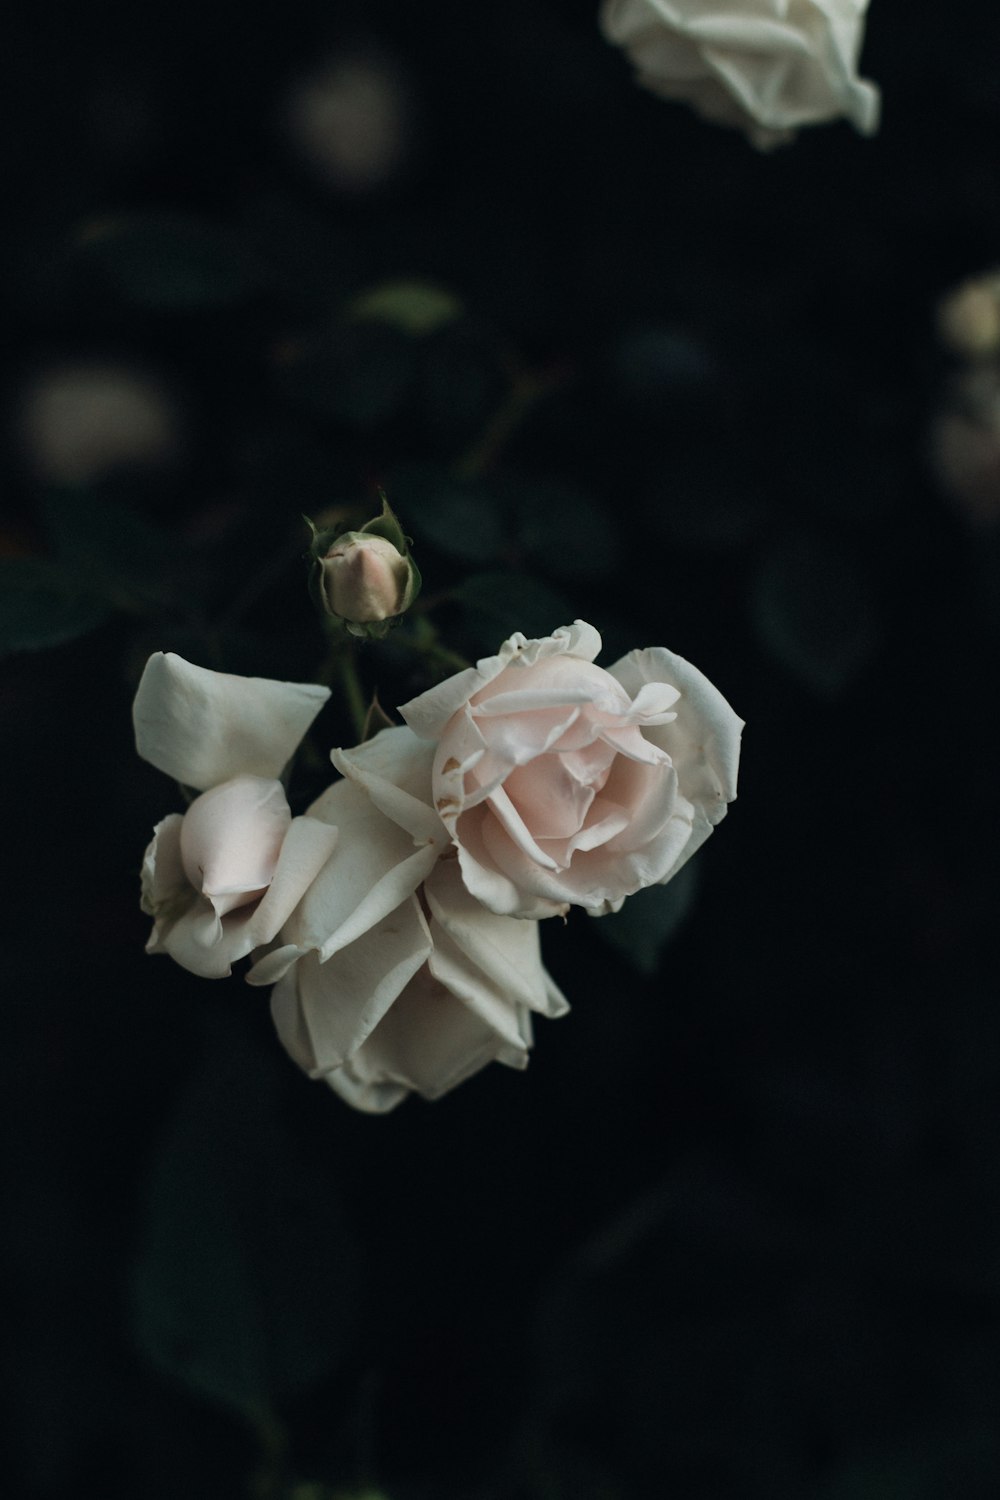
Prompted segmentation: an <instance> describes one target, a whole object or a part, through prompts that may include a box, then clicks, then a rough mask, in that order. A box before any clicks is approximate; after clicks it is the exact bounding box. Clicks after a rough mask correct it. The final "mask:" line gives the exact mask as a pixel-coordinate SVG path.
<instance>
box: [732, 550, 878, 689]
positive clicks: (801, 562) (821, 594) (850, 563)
mask: <svg viewBox="0 0 1000 1500" xmlns="http://www.w3.org/2000/svg"><path fill="white" fill-rule="evenodd" d="M750 610H751V616H752V619H753V622H754V625H755V627H756V630H757V633H758V635H759V636H760V639H761V641H762V643H763V645H764V646H765V647H766V648H767V650H768V651H770V653H771V654H772V656H774V657H775V658H776V660H778V661H779V662H780V663H781V665H782V666H783V667H786V668H787V669H788V671H789V672H792V673H793V674H794V675H795V676H796V677H798V678H800V679H801V681H803V682H805V683H807V684H808V686H810V687H811V688H813V689H815V690H816V691H817V692H820V693H823V694H826V695H829V696H834V695H835V694H837V693H839V692H841V691H843V690H844V689H845V688H846V687H848V686H849V685H850V684H851V683H852V682H853V681H854V679H855V678H856V677H857V676H858V674H859V673H860V672H861V671H862V669H863V668H864V667H865V665H866V663H867V662H868V660H869V658H870V656H871V655H872V653H873V651H874V650H875V647H876V645H877V642H878V626H877V618H876V609H875V600H874V595H873V591H872V588H871V585H870V583H869V581H868V579H867V577H866V575H865V573H864V572H863V570H862V568H861V566H860V564H859V563H858V562H857V561H856V560H855V559H854V558H853V557H851V556H850V555H849V554H848V553H847V552H845V551H843V550H841V549H840V548H838V547H835V546H831V545H830V544H828V543H827V542H825V541H824V540H822V539H821V538H819V537H815V536H810V535H805V534H798V535H791V536H785V537H782V538H781V539H779V540H778V541H777V542H775V543H774V544H773V545H772V546H771V547H770V549H769V550H768V551H767V552H766V553H765V555H764V558H763V560H762V562H761V565H760V567H759V569H758V572H757V576H756V578H755V579H754V580H753V584H752V588H751V595H750Z"/></svg>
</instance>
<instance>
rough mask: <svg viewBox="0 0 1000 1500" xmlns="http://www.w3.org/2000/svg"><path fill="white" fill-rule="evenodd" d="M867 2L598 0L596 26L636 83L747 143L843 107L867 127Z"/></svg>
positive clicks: (873, 121)
mask: <svg viewBox="0 0 1000 1500" xmlns="http://www.w3.org/2000/svg"><path fill="white" fill-rule="evenodd" d="M867 5H868V0H604V5H603V8H602V12H601V25H602V29H603V31H604V34H605V36H606V37H607V38H608V40H609V41H611V42H615V43H617V44H619V45H620V46H622V47H624V48H625V49H626V51H627V52H628V54H629V56H630V58H631V59H632V61H633V63H634V64H635V66H636V68H637V69H638V71H639V81H640V82H641V83H643V84H644V85H645V86H646V87H648V88H650V89H652V90H653V91H654V92H656V93H659V94H661V95H663V96H664V97H665V98H675V99H681V100H686V101H687V102H689V103H691V104H693V105H694V107H695V108H696V109H697V110H698V111H699V112H700V113H701V114H702V115H704V116H705V117H706V118H708V119H711V120H715V121H716V122H718V123H721V124H729V125H742V126H743V127H744V128H745V129H746V131H747V134H748V135H749V137H750V139H751V140H752V141H753V143H754V144H755V145H757V146H760V147H765V148H766V147H768V146H772V145H776V144H778V143H779V142H780V141H783V140H788V139H790V137H791V136H792V134H793V133H794V130H795V129H796V127H798V126H800V125H808V124H815V123H818V122H819V121H822V120H829V119H833V118H835V117H836V116H837V115H846V116H847V117H848V118H849V119H850V120H851V122H852V123H853V124H854V125H855V127H856V128H857V129H858V130H860V131H862V132H863V133H865V134H871V133H872V131H874V130H875V128H876V126H877V124H878V110H879V95H878V90H877V89H876V88H875V87H874V86H873V85H872V84H870V83H868V82H866V81H865V80H863V79H860V78H858V76H857V61H858V54H859V52H860V49H861V42H862V39H863V29H864V12H865V11H866V9H867Z"/></svg>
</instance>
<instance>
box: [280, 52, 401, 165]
mask: <svg viewBox="0 0 1000 1500" xmlns="http://www.w3.org/2000/svg"><path fill="white" fill-rule="evenodd" d="M284 128H285V131H286V134H287V136H288V138H289V141H290V142H291V144H292V146H293V147H294V149H295V150H296V152H297V153H298V154H299V155H300V156H301V157H302V159H303V161H304V162H305V163H306V165H307V166H308V167H309V168H310V169H311V171H312V172H313V173H314V174H315V175H316V176H317V177H320V178H323V179H325V181H326V182H327V183H329V185H330V186H331V187H333V188H335V189H338V190H339V191H341V192H349V193H362V192H371V191H374V190H376V189H378V188H380V187H382V186H383V184H385V183H386V182H389V181H391V179H392V178H393V177H394V176H395V175H396V173H397V172H398V171H399V169H400V167H401V166H402V165H403V164H404V162H405V161H406V159H407V157H408V156H409V153H410V149H411V146H412V141H413V134H414V120H413V103H412V99H411V94H410V89H409V87H408V85H407V84H406V82H405V79H404V76H403V74H402V72H401V70H400V68H399V66H398V65H397V64H396V63H394V62H392V61H391V60H390V59H388V58H386V57H384V56H382V55H381V54H380V53H377V52H374V51H364V50H357V51H355V50H351V51H345V52H344V53H342V54H341V55H339V56H334V57H331V58H329V59H328V60H327V61H326V62H325V63H323V64H321V65H320V66H319V67H317V68H316V69H315V70H314V71H312V72H310V73H308V74H306V75H304V76H303V77H301V78H300V79H298V80H297V81H296V82H295V83H294V84H293V85H292V86H291V88H290V90H289V92H288V95H287V97H286V100H285V103H284Z"/></svg>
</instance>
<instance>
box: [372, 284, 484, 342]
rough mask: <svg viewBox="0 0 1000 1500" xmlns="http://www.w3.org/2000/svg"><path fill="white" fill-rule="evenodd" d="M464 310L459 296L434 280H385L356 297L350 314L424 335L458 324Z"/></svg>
mask: <svg viewBox="0 0 1000 1500" xmlns="http://www.w3.org/2000/svg"><path fill="white" fill-rule="evenodd" d="M463 312H464V308H463V306H462V303H461V302H460V300H459V299H458V297H456V296H455V294H454V293H453V292H449V291H448V290H447V288H445V287H443V286H438V285H436V283H434V282H432V281H385V282H382V284H381V285H380V286H376V287H372V288H371V290H369V291H366V292H362V293H361V294H360V295H359V296H357V297H355V298H353V299H352V301H351V302H350V303H349V304H348V306H347V310H346V315H347V317H348V318H350V319H354V320H356V321H358V322H370V323H385V324H387V325H388V326H389V327H391V328H398V329H400V330H401V332H403V333H408V334H412V335H413V336H414V337H420V336H421V335H423V334H428V333H435V332H436V331H437V329H439V328H444V327H446V326H447V325H448V324H449V323H454V322H455V321H456V320H457V319H458V318H460V317H461V316H462V314H463Z"/></svg>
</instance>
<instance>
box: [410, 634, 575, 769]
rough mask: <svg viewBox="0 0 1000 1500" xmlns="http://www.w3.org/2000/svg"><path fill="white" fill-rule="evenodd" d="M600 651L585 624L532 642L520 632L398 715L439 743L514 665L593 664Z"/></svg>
mask: <svg viewBox="0 0 1000 1500" xmlns="http://www.w3.org/2000/svg"><path fill="white" fill-rule="evenodd" d="M600 649H601V637H600V636H599V635H598V633H597V631H596V630H595V629H594V627H593V625H588V624H587V623H586V621H585V620H576V621H575V622H574V623H573V624H572V625H561V626H560V627H559V629H558V630H555V631H553V633H552V634H551V635H549V636H543V637H541V638H540V639H538V640H530V641H529V640H528V639H527V637H526V636H523V635H522V634H521V633H520V631H518V632H516V633H515V634H514V635H512V636H510V638H509V639H508V640H506V641H504V643H503V645H502V646H501V647H500V650H499V652H498V653H497V655H496V656H484V657H482V658H481V659H480V660H479V661H478V662H477V663H476V665H475V666H474V667H469V668H468V669H467V670H466V671H464V672H458V673H456V674H455V676H454V677H449V678H447V679H446V681H444V682H441V683H438V685H437V687H433V688H431V689H430V691H429V692H426V693H421V694H420V696H419V697H417V698H411V699H410V701H409V703H404V704H402V706H401V707H400V710H399V711H400V713H401V714H402V715H403V718H404V719H405V720H406V722H407V724H409V726H410V728H411V729H412V730H413V731H414V733H415V734H418V735H419V736H420V737H421V739H426V740H436V739H438V738H439V736H440V734H441V732H442V730H443V729H444V727H445V725H446V724H447V722H448V720H449V719H450V718H451V717H452V715H453V714H456V713H457V712H458V710H459V709H460V708H461V707H462V705H463V704H465V703H468V701H469V699H470V698H471V697H472V696H473V695H474V694H475V693H478V692H480V691H481V690H482V689H483V688H484V687H486V685H487V684H488V683H490V682H492V681H493V679H494V678H495V677H499V675H500V673H501V672H502V671H503V670H504V668H505V667H509V666H510V664H511V663H512V662H513V661H517V660H521V661H524V662H525V663H526V664H527V665H529V666H533V665H534V664H535V662H537V661H542V660H544V659H545V658H546V657H549V656H575V657H579V658H580V660H581V661H593V660H594V658H595V657H596V656H597V654H598V652H599V651H600Z"/></svg>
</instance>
